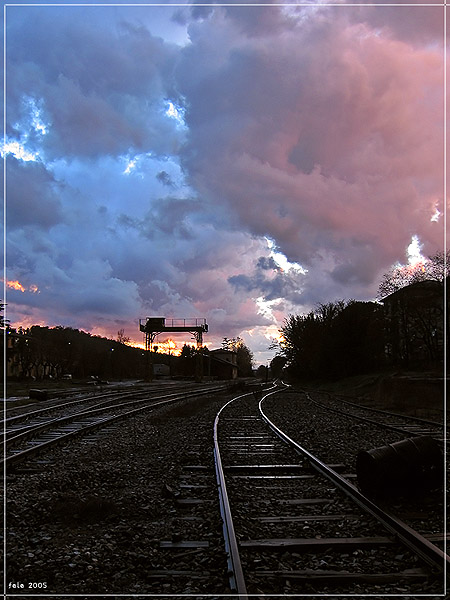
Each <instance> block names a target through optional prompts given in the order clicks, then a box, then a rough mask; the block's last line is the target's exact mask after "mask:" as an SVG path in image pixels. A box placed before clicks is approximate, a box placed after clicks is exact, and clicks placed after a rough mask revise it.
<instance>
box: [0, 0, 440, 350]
mask: <svg viewBox="0 0 450 600" xmlns="http://www.w3.org/2000/svg"><path fill="white" fill-rule="evenodd" d="M409 4H410V3H409ZM6 34H7V37H6V40H7V43H6V66H7V73H6V74H7V77H6V81H7V88H6V92H7V96H6V99H7V111H6V117H7V129H6V136H7V137H6V143H5V146H4V149H3V153H4V155H5V156H6V160H7V187H6V190H7V203H6V207H7V265H8V270H7V280H9V281H12V282H16V281H17V282H18V283H17V285H16V287H14V286H7V290H8V295H7V302H8V310H9V315H8V316H9V318H10V319H11V321H12V322H13V324H17V325H18V324H20V323H23V324H32V323H47V324H49V325H57V324H62V325H70V326H73V327H79V328H82V329H85V330H90V331H93V332H96V333H101V334H105V335H110V336H115V335H116V333H117V330H118V329H119V328H125V331H126V334H127V335H129V336H130V337H131V338H132V339H134V340H136V341H140V335H139V333H138V324H137V322H138V319H139V318H142V317H146V316H150V315H162V316H163V315H164V316H167V317H181V318H183V317H186V318H187V317H205V318H207V320H208V323H209V326H210V332H211V333H210V334H209V335H208V339H207V341H208V342H210V343H211V345H213V346H214V345H218V344H219V343H220V341H221V338H222V337H224V336H227V337H233V336H237V335H241V336H242V337H243V338H244V339H245V341H246V342H247V343H248V344H249V345H250V347H251V348H252V349H253V350H254V352H255V353H256V356H257V359H259V360H265V358H266V356H268V355H270V353H269V354H267V347H268V345H269V343H270V339H272V338H273V337H276V335H277V329H278V327H279V326H280V325H281V324H282V321H283V319H284V317H286V316H287V314H288V313H290V312H302V311H305V310H309V309H310V308H311V307H313V306H314V305H315V304H317V303H318V302H325V301H330V300H335V299H338V298H356V299H370V298H372V297H374V295H375V292H376V289H377V287H378V283H379V279H380V276H381V274H382V273H383V272H385V271H387V270H388V269H389V267H390V266H391V265H392V264H393V263H395V262H397V261H400V262H405V260H406V252H407V248H408V246H409V245H410V243H411V240H412V239H413V237H414V236H416V239H417V240H418V243H420V244H421V248H422V252H423V253H424V254H425V255H426V254H429V253H433V252H434V251H435V250H437V249H441V248H442V246H443V243H442V235H443V230H442V218H441V216H442V214H443V211H444V198H443V64H444V61H443V18H442V8H440V7H435V6H423V5H420V6H402V5H398V6H394V7H384V6H373V5H370V6H366V5H363V4H361V6H358V7H350V6H344V5H339V6H336V7H320V6H301V7H293V6H279V5H278V6H277V5H275V4H269V3H268V5H267V6H227V7H223V6H214V5H211V6H196V5H193V6H186V7H176V6H170V5H169V4H168V5H167V6H165V7H157V6H154V7H152V6H145V7H139V6H138V7H134V6H116V7H112V6H92V7H89V6H83V7H76V6H66V7H64V6H50V5H49V6H11V7H8V8H7V21H6ZM19 286H20V287H19Z"/></svg>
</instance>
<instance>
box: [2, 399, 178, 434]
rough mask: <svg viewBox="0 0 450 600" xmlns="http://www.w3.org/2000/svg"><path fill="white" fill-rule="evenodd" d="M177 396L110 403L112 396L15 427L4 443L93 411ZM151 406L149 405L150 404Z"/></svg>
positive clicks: (93, 412)
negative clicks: (60, 415)
mask: <svg viewBox="0 0 450 600" xmlns="http://www.w3.org/2000/svg"><path fill="white" fill-rule="evenodd" d="M143 394H145V392H137V393H135V394H134V395H135V396H142V395H143ZM127 395H129V394H127ZM175 396H177V394H175V393H172V394H165V395H163V396H154V397H152V398H148V397H146V398H144V399H142V398H135V399H134V400H129V401H126V402H120V403H116V404H114V403H113V404H111V401H112V400H113V399H112V398H110V399H108V400H103V401H102V402H98V403H97V404H94V405H93V406H91V407H89V408H86V409H82V410H81V411H79V412H75V413H72V414H70V415H66V416H64V417H54V418H52V419H49V420H48V421H45V422H43V423H34V424H32V423H30V424H29V425H24V426H23V427H21V428H20V429H16V430H10V431H7V432H6V436H7V437H6V445H8V444H11V443H12V442H16V441H18V440H19V439H26V438H27V437H30V436H31V435H33V434H34V433H38V432H40V431H44V430H45V429H47V428H48V427H51V426H52V425H58V424H59V425H63V424H64V423H70V422H71V421H74V420H76V419H78V418H79V417H89V416H92V415H94V414H95V413H102V412H105V411H108V410H111V409H112V410H116V409H118V408H124V407H126V406H131V405H133V404H139V403H142V402H147V401H148V400H162V399H165V398H172V397H175ZM120 398H121V396H117V397H116V400H117V399H120ZM150 406H151V405H150Z"/></svg>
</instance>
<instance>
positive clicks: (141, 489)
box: [6, 394, 229, 594]
mask: <svg viewBox="0 0 450 600" xmlns="http://www.w3.org/2000/svg"><path fill="white" fill-rule="evenodd" d="M228 397H229V396H226V395H223V394H222V395H220V396H211V397H202V398H200V399H198V400H197V401H196V402H193V401H192V402H190V401H185V402H183V403H181V404H179V405H177V407H173V408H165V409H159V410H158V411H157V412H156V413H152V414H147V415H146V414H142V415H140V416H136V417H134V418H133V419H131V420H129V421H123V422H120V423H119V425H117V426H115V427H110V428H108V429H106V430H103V431H101V432H99V433H94V434H92V435H90V436H88V437H85V438H82V439H80V440H78V441H73V442H71V443H70V444H69V445H67V446H64V447H61V448H59V449H57V450H52V452H51V453H50V452H49V453H46V454H45V456H42V457H40V458H39V459H37V460H33V461H29V462H28V463H26V464H25V463H23V464H21V465H20V468H19V469H18V472H17V473H16V474H11V475H8V480H7V489H8V494H7V524H8V531H7V533H8V561H7V576H6V577H7V585H9V584H10V583H11V584H12V585H14V584H15V585H17V584H24V585H25V590H23V589H20V588H17V587H15V588H14V587H11V588H9V589H8V592H9V593H16V592H20V593H24V591H25V593H33V594H34V593H40V594H42V593H45V592H48V593H52V594H54V593H58V594H59V593H61V594H71V593H76V594H83V593H86V594H106V593H122V594H124V593H125V594H127V593H130V594H139V593H171V594H174V593H183V594H188V593H200V592H202V591H204V590H205V588H208V590H209V591H210V592H212V593H215V592H217V593H220V592H226V591H227V586H228V580H227V577H226V560H225V554H224V550H223V542H222V530H221V521H220V516H219V509H218V499H217V490H216V488H215V486H214V485H213V481H214V480H213V466H214V465H213V453H212V445H213V440H212V425H213V421H214V417H215V414H216V413H217V410H218V409H219V408H220V406H221V405H222V404H223V403H224V402H225V401H226V400H227V399H228ZM189 464H193V465H200V466H202V467H205V468H206V471H207V472H208V473H209V474H211V475H212V476H211V477H209V478H205V475H204V474H203V475H202V476H198V475H197V473H196V472H195V471H194V472H193V473H189V470H187V469H186V466H188V465H189ZM209 479H211V482H209V485H207V487H206V488H183V487H181V486H182V485H204V484H205V481H206V482H208V481H209ZM193 495H194V496H195V497H196V498H200V499H202V498H203V499H204V500H206V502H204V503H202V504H199V505H198V506H194V507H193V508H189V507H188V508H180V507H179V506H178V500H179V499H180V498H181V497H188V498H189V497H191V496H193ZM183 540H184V541H186V540H191V541H192V540H195V541H202V542H204V543H205V542H206V543H207V544H208V548H207V549H206V550H205V549H201V548H200V549H199V548H195V547H194V548H187V549H181V550H173V549H172V550H171V549H164V548H161V542H163V541H183ZM164 570H172V571H183V572H185V573H191V576H190V575H189V574H184V575H182V576H180V575H176V576H173V577H170V578H168V577H163V576H161V577H159V576H158V572H159V571H164ZM198 573H200V575H201V574H202V573H203V576H202V577H200V578H198ZM158 577H159V578H158ZM29 585H31V586H32V587H31V589H27V588H29Z"/></svg>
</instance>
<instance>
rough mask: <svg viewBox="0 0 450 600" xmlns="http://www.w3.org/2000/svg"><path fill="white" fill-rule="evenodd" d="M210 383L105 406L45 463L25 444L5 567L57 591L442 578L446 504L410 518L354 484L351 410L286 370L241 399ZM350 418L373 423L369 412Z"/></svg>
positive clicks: (270, 589)
mask: <svg viewBox="0 0 450 600" xmlns="http://www.w3.org/2000/svg"><path fill="white" fill-rule="evenodd" d="M216 388H219V389H220V388H221V386H205V394H204V395H199V394H198V390H195V391H194V390H193V393H192V396H186V395H185V394H183V399H185V398H190V399H189V400H188V401H186V402H179V403H178V402H177V401H176V399H175V398H164V399H160V400H156V399H155V398H153V399H152V400H153V401H155V404H154V405H152V407H150V405H148V406H146V405H145V403H144V404H143V405H142V406H139V405H138V406H129V407H128V408H127V407H125V409H124V410H125V411H126V412H127V414H125V413H124V414H122V415H114V417H113V418H117V419H119V418H120V419H123V421H121V427H120V428H118V427H117V425H116V422H115V421H110V422H109V423H108V422H107V421H106V417H105V420H104V422H103V423H101V427H102V428H101V430H100V432H103V434H104V437H103V438H102V440H100V439H99V435H100V433H98V432H97V430H96V429H91V433H89V431H87V430H85V431H83V435H82V436H80V437H78V438H77V437H76V435H74V436H73V437H72V439H74V438H75V441H74V442H73V444H71V445H70V446H69V445H67V451H66V446H65V445H64V446H63V445H61V444H60V445H59V446H58V449H57V450H55V451H51V452H50V453H49V454H50V465H47V463H46V464H45V466H43V465H41V464H40V462H42V461H39V460H38V459H36V458H33V457H34V456H35V454H33V453H32V452H31V453H28V454H27V455H26V456H25V458H27V459H28V458H31V459H32V460H31V461H30V462H26V463H25V466H26V465H28V466H31V467H32V468H31V469H30V471H31V475H27V474H26V473H27V469H26V468H25V469H23V474H21V473H22V471H21V469H15V468H14V465H12V466H13V468H12V469H8V471H9V472H10V473H12V475H10V484H12V486H13V488H12V491H11V495H12V498H11V495H10V500H11V507H10V509H9V510H10V521H12V524H11V528H12V534H13V538H12V539H13V540H14V551H13V552H11V551H10V552H9V555H10V558H11V555H12V556H13V563H12V564H11V565H10V566H9V568H8V580H10V581H16V579H17V580H19V579H20V576H19V575H18V574H20V573H23V572H25V571H26V572H27V573H29V574H30V576H31V575H32V576H33V580H35V581H43V580H44V578H45V581H46V582H47V588H46V589H47V590H48V592H49V593H53V594H54V593H60V594H61V593H65V594H67V593H69V594H71V593H73V594H75V593H78V594H104V593H110V594H111V593H112V594H114V593H121V594H123V593H129V594H130V593H132V594H142V593H150V594H158V593H164V594H177V595H183V594H229V593H230V591H231V593H232V594H236V593H239V594H241V597H246V596H247V595H248V594H252V595H253V594H254V595H257V596H258V595H259V596H262V595H272V594H283V593H284V594H292V595H302V594H320V595H321V594H332V593H334V594H336V593H337V594H351V595H353V594H372V595H377V594H379V595H384V594H402V595H404V594H410V595H417V594H421V593H429V594H432V595H435V596H438V595H440V594H442V590H443V585H444V584H443V570H444V569H445V565H446V563H447V562H448V558H447V557H446V555H445V554H444V553H443V552H442V549H440V548H439V547H438V544H439V543H440V542H439V540H442V527H441V523H440V515H435V517H436V518H434V519H431V520H430V517H431V512H432V511H433V510H434V511H436V510H437V509H436V508H435V506H434V505H433V507H431V508H430V507H428V508H427V509H425V512H427V511H428V512H427V518H426V519H424V520H423V521H420V527H419V528H418V527H417V523H418V520H417V516H414V515H413V516H412V517H411V521H410V522H409V523H408V525H409V526H408V525H406V526H405V525H404V524H403V523H401V522H399V521H400V519H399V517H398V512H397V507H395V510H394V511H392V510H391V512H390V513H389V511H388V510H387V509H386V507H385V506H378V505H376V504H374V503H373V502H370V501H369V502H367V501H366V499H364V498H363V497H362V496H361V494H360V493H359V491H358V489H357V487H356V481H357V480H356V477H355V473H354V460H353V458H352V456H351V454H352V446H351V444H349V443H348V438H347V437H346V435H344V433H339V432H340V429H339V428H340V427H341V421H342V423H344V424H346V423H347V422H348V423H350V422H351V419H350V417H343V416H341V417H340V419H338V416H337V415H336V413H329V412H328V411H327V410H326V409H325V408H323V407H320V406H318V405H317V404H314V403H313V402H312V401H311V400H310V399H308V398H307V396H306V395H305V394H300V393H298V392H295V393H294V392H293V391H292V390H286V388H285V387H282V386H278V387H274V386H272V388H270V389H266V390H265V391H264V392H262V387H261V386H259V387H255V389H252V388H250V390H251V391H248V392H247V393H244V394H241V396H238V397H236V398H233V399H232V400H230V395H229V393H228V395H227V396H224V395H223V393H220V391H219V389H216ZM262 393H263V397H262ZM196 396H199V397H198V398H196ZM180 398H181V395H180ZM150 408H152V410H153V408H154V409H155V411H154V412H150V411H149V409H150ZM158 409H161V410H158ZM138 411H139V412H138ZM303 411H305V412H303ZM100 414H103V413H100V412H99V413H98V415H100ZM132 414H134V415H136V417H135V418H134V419H130V418H128V417H130V416H131V415H132ZM326 414H331V416H330V417H329V421H327V420H326V419H324V416H323V415H326ZM282 417H284V421H283V418H282ZM314 419H315V420H314ZM328 422H331V423H332V424H333V426H335V428H336V431H338V433H335V432H332V431H331V430H330V431H329V432H327V423H328ZM289 425H290V427H291V428H290V429H289ZM343 427H344V428H345V427H347V429H346V430H345V431H346V432H347V434H348V431H350V432H351V435H353V437H356V434H357V436H358V437H359V438H360V439H361V440H365V439H366V438H367V437H368V436H367V431H368V424H366V423H365V422H363V421H360V422H359V423H358V424H356V425H352V426H351V427H350V428H348V426H347V425H343ZM370 429H371V430H372V432H373V430H375V428H374V427H370ZM281 430H283V431H281ZM313 430H314V431H313ZM343 432H344V430H343ZM68 433H69V434H70V432H68ZM103 434H102V435H103ZM386 435H387V436H388V438H389V439H391V437H392V439H395V438H396V437H397V438H398V436H399V434H398V433H396V432H394V431H391V430H389V431H388V432H387V433H386ZM314 436H316V438H315V437H314ZM327 436H328V437H327ZM341 436H342V438H343V439H344V440H345V441H344V444H343V445H344V446H345V447H343V448H341V449H340V450H341V451H340V453H338V450H339V448H338V443H337V442H336V440H337V439H339V437H341ZM389 436H391V437H389ZM66 439H67V440H68V439H70V438H66ZM294 439H295V440H299V441H300V442H301V443H302V446H304V447H302V448H300V447H299V446H298V445H296V444H295V443H294ZM315 439H318V440H320V441H321V442H323V445H322V446H320V445H319V446H317V445H316V444H315V443H314V440H315ZM60 441H62V440H60ZM55 445H56V442H55ZM324 448H328V450H329V453H328V455H327V457H326V458H324V457H323V455H322V452H323V449H324ZM41 450H44V448H41ZM315 454H318V455H320V456H321V460H319V459H318V458H317V457H316V456H315ZM44 462H45V455H44ZM33 465H34V467H33ZM22 466H23V465H21V467H22ZM33 469H34V471H33ZM8 471H7V472H8ZM15 473H17V474H15ZM28 477H30V479H29V480H28ZM36 490H37V491H36ZM218 490H219V495H218V494H217V491H218ZM419 504H420V503H419ZM419 504H417V505H415V506H413V507H412V508H413V509H414V510H416V511H418V510H419ZM391 508H392V507H391ZM423 508H424V507H423V505H421V509H423ZM409 509H411V507H409ZM410 512H411V511H410ZM30 518H31V519H32V520H31V524H30V523H28V519H30ZM224 540H225V542H224ZM36 544H39V548H38V553H37V554H35V553H36V550H35V548H36ZM41 544H42V546H41ZM30 555H33V556H37V557H39V559H38V560H37V561H36V558H33V559H30V558H27V556H30ZM34 561H36V562H34ZM88 569H90V570H88ZM13 592H14V590H13ZM38 592H39V590H34V591H33V590H32V591H31V592H30V593H38ZM41 593H42V592H41Z"/></svg>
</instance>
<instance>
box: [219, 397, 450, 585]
mask: <svg viewBox="0 0 450 600" xmlns="http://www.w3.org/2000/svg"><path fill="white" fill-rule="evenodd" d="M278 391H280V390H279V389H274V390H272V391H269V392H267V393H266V394H265V395H264V397H263V398H262V400H261V401H257V400H256V399H255V398H252V396H251V395H248V394H246V395H242V396H239V397H237V398H235V399H233V400H232V401H230V402H229V403H227V404H226V405H225V406H224V407H223V408H222V409H221V410H220V411H219V414H218V415H217V417H216V421H215V424H214V443H215V450H214V452H215V463H216V472H217V481H218V488H219V495H220V504H221V512H222V518H223V522H224V536H225V540H226V549H227V554H228V568H229V572H230V585H231V588H232V590H234V591H236V592H237V593H239V594H242V595H246V594H248V593H252V594H254V593H256V594H258V593H265V594H267V593H283V592H284V593H288V592H289V593H299V594H301V593H305V592H308V591H314V592H316V593H317V592H321V593H328V592H329V591H330V590H332V589H335V588H336V587H337V588H338V589H339V590H345V591H346V592H347V593H348V592H350V593H352V592H353V593H357V592H358V591H360V590H361V586H362V585H363V586H364V591H365V592H366V593H370V592H372V593H373V592H375V593H380V592H384V593H389V592H392V591H394V592H396V591H398V590H402V592H404V591H411V593H418V591H419V590H420V589H421V588H420V586H422V585H423V584H426V585H432V586H433V585H434V586H435V589H436V593H438V592H439V591H442V585H443V584H442V580H443V573H444V571H445V568H446V565H447V564H448V563H449V562H450V559H449V557H448V556H447V555H446V554H444V552H443V551H442V550H441V549H440V548H438V547H437V546H436V545H435V544H434V543H433V541H432V539H434V538H433V537H431V536H428V538H427V537H426V536H424V535H422V534H421V533H419V532H417V531H415V530H414V529H413V528H411V527H410V526H408V525H407V524H406V523H404V522H402V521H401V520H400V519H398V518H397V517H395V516H394V515H392V514H389V513H388V512H387V511H386V510H385V509H383V508H382V507H380V506H378V505H376V504H375V503H374V502H372V501H371V500H369V499H368V498H366V497H364V496H363V495H362V494H361V493H360V491H359V490H358V488H357V487H356V486H355V485H354V484H352V483H351V482H350V480H351V478H352V474H345V472H344V474H342V470H344V471H345V470H346V465H342V464H337V465H329V464H326V463H325V462H323V461H322V460H320V459H319V458H317V457H316V456H314V455H313V454H312V453H311V452H310V451H308V449H306V448H304V447H302V446H300V445H299V444H298V443H296V442H295V441H294V440H293V439H292V438H290V437H289V436H288V435H287V434H286V433H284V432H283V431H281V429H280V428H279V427H277V425H276V424H275V423H274V422H273V421H272V420H271V419H270V418H269V417H268V416H267V414H265V412H264V403H265V402H264V401H265V399H266V398H268V397H269V396H270V395H272V394H276V393H277V392H278ZM339 471H340V472H339ZM244 505H245V506H246V507H247V508H246V509H245V510H243V508H242V507H243V506H244ZM249 507H251V509H249ZM286 511H287V512H286ZM435 537H436V536H435ZM280 555H281V558H280Z"/></svg>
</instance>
